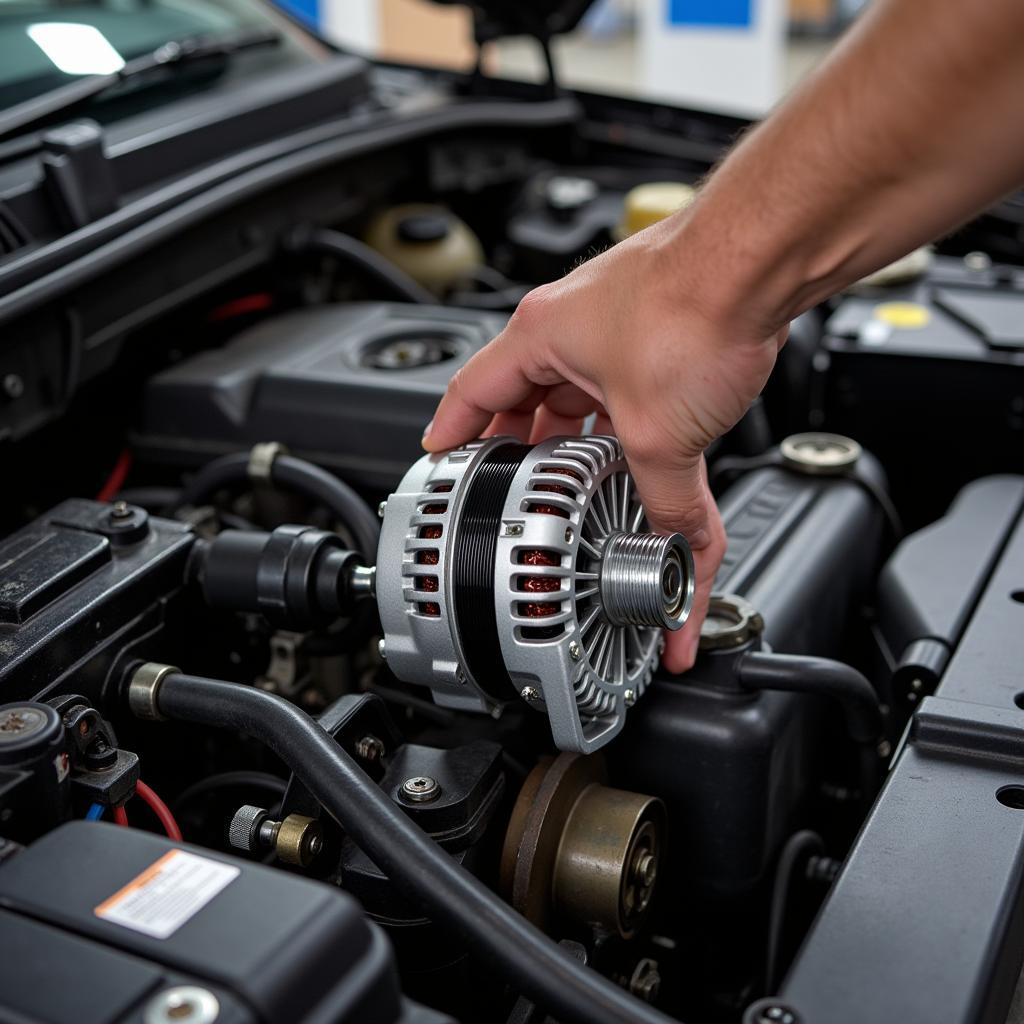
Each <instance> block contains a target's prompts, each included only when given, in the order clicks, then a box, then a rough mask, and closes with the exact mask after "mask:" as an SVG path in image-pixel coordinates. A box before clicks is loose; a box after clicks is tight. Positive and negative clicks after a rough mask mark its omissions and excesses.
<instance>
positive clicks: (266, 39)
mask: <svg viewBox="0 0 1024 1024" xmlns="http://www.w3.org/2000/svg"><path fill="white" fill-rule="evenodd" d="M280 41H281V33H280V32H278V31H277V30H276V29H266V28H261V29H248V30H245V31H242V32H236V33H234V34H232V35H223V36H191V37H189V38H187V39H181V40H177V41H175V40H171V41H170V42H168V43H164V44H163V45H162V46H158V47H157V48H156V49H155V50H153V51H151V52H150V53H147V54H144V55H143V56H141V57H136V58H134V59H133V60H130V61H128V62H127V63H126V64H125V66H124V67H123V68H121V70H120V71H115V72H114V73H113V74H110V75H88V76H87V77H85V78H81V79H79V80H78V81H74V82H69V83H68V84H67V85H62V86H59V87H58V88H56V89H51V90H50V91H49V92H45V93H43V94H42V95H41V96H35V97H33V98H32V99H30V100H26V101H25V102H24V103H19V104H17V105H16V106H13V107H11V108H9V109H8V110H5V111H2V112H0V139H6V138H8V137H10V136H11V135H15V134H17V133H18V132H23V131H25V129H26V128H31V127H32V126H33V125H35V124H37V123H38V122H40V121H43V120H45V119H46V118H48V117H52V116H53V115H54V114H59V113H61V112H62V111H66V110H71V109H73V108H75V107H77V106H78V105H79V104H80V103H85V102H86V101H87V100H91V99H94V98H95V97H96V96H99V95H100V94H101V93H104V92H106V91H107V90H108V89H112V88H114V86H117V85H120V84H121V83H122V82H127V81H129V80H132V79H137V78H139V77H143V78H144V77H145V76H147V75H151V74H154V73H158V72H161V71H165V70H170V69H174V68H179V67H186V66H188V65H190V64H194V63H197V62H200V61H204V60H209V59H210V58H213V57H228V56H230V55H231V54H233V53H238V52H239V51H240V50H251V49H255V48H258V47H263V46H276V45H277V44H278V43H280Z"/></svg>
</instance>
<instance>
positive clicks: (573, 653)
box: [569, 640, 583, 661]
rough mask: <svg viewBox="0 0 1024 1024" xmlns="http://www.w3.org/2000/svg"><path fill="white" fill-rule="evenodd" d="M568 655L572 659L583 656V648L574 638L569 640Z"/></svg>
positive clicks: (578, 658)
mask: <svg viewBox="0 0 1024 1024" xmlns="http://www.w3.org/2000/svg"><path fill="white" fill-rule="evenodd" d="M569 657H570V658H572V660H573V661H579V660H580V658H582V657H583V650H582V648H581V647H580V645H579V644H578V643H576V641H575V640H573V641H571V642H570V644H569Z"/></svg>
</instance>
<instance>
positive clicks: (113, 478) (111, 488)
mask: <svg viewBox="0 0 1024 1024" xmlns="http://www.w3.org/2000/svg"><path fill="white" fill-rule="evenodd" d="M131 468H132V453H131V451H130V450H129V449H127V448H125V450H124V451H123V452H121V454H120V455H118V457H117V462H115V463H114V468H113V469H112V470H111V471H110V476H108V477H107V482H106V483H105V484H104V485H103V486H102V487H101V488H100V492H99V494H97V495H96V500H97V501H111V500H113V498H114V495H115V494H117V492H118V491H120V490H121V488H122V487H124V482H125V479H126V478H127V476H128V470H129V469H131Z"/></svg>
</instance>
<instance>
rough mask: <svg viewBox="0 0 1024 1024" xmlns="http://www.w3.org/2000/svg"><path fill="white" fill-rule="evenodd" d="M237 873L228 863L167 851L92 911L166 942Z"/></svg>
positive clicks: (107, 919)
mask: <svg viewBox="0 0 1024 1024" xmlns="http://www.w3.org/2000/svg"><path fill="white" fill-rule="evenodd" d="M238 874H239V869H238V868H237V867H234V866H233V865H231V864H222V863H221V862H220V861H216V860H208V859H207V858H206V857H197V856H196V855H195V854H194V853H186V852H185V851H184V850H171V851H170V853H166V854H164V856H163V857H161V858H160V859H159V860H158V861H157V862H156V863H155V864H151V865H150V866H149V867H148V868H146V870H145V871H143V872H142V874H141V875H138V876H137V877H136V878H133V879H132V880H131V881H130V882H129V883H128V884H127V885H126V886H125V887H124V888H123V889H120V890H118V891H117V892H115V893H114V895H113V896H111V897H110V899H108V900H104V901H103V902H102V903H101V904H100V905H99V906H98V907H97V908H96V910H95V914H96V916H97V917H102V918H103V920H105V921H113V922H114V924H119V925H122V926H123V927H125V928H131V929H132V930H134V931H137V932H142V933H143V934H144V935H152V936H153V938H155V939H166V938H168V937H169V936H171V935H173V934H174V933H175V932H176V931H177V930H178V929H179V928H180V927H181V926H182V925H183V924H184V923H185V922H186V921H187V920H188V919H189V918H190V917H192V916H193V915H195V914H197V913H198V912H199V911H200V910H202V909H203V907H205V906H206V904H207V903H209V902H210V900H212V899H213V897H214V896H216V895H217V893H219V892H220V891H221V890H222V889H223V888H224V887H225V886H226V885H229V884H230V883H231V882H232V881H233V880H234V879H235V878H236V877H237V876H238Z"/></svg>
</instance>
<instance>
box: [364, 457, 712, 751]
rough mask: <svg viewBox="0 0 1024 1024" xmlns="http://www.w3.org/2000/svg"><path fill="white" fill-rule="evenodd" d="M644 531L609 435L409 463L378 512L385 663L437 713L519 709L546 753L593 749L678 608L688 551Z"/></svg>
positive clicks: (684, 591) (642, 681)
mask: <svg viewBox="0 0 1024 1024" xmlns="http://www.w3.org/2000/svg"><path fill="white" fill-rule="evenodd" d="M646 525H647V523H646V519H645V517H644V511H643V508H642V507H641V505H640V502H639V499H638V497H637V494H636V490H635V487H634V485H633V481H632V478H631V477H630V474H629V471H628V469H627V467H626V462H625V459H624V458H623V455H622V449H621V448H620V447H619V443H618V441H616V440H615V439H614V438H611V437H575V438H572V437H562V438H552V439H550V440H547V441H544V442H542V443H541V444H538V445H535V446H532V447H531V446H529V445H524V444H521V443H519V442H518V441H516V440H514V439H512V438H508V437H494V438H488V439H486V440H483V441H476V442H474V443H472V444H469V445H466V446H465V447H463V448H459V449H456V450H455V451H452V452H448V453H447V454H443V455H429V456H424V457H423V458H422V459H420V460H419V462H417V463H416V464H415V465H414V466H413V467H412V468H411V469H410V470H409V472H408V473H407V474H406V475H405V478H404V479H403V480H402V483H401V484H400V485H399V488H398V491H397V492H396V493H394V494H392V495H391V496H390V497H389V498H388V501H387V503H386V506H385V513H384V524H383V527H382V530H381V541H380V548H379V551H378V557H377V604H378V608H379V610H380V617H381V622H382V624H383V627H384V636H385V639H384V645H383V648H382V649H383V650H384V651H385V656H386V658H387V660H388V664H389V665H390V667H391V669H392V671H393V672H394V673H395V675H396V676H398V677H399V678H400V679H404V680H406V681H407V682H411V683H419V684H422V685H425V686H429V687H430V689H431V690H432V691H433V695H434V699H435V701H436V702H437V703H438V704H442V705H444V706H447V707H457V708H466V709H470V708H472V709H479V710H490V709H493V708H494V707H495V706H498V705H501V704H504V703H505V702H507V701H509V700H514V699H516V696H517V695H518V697H520V698H522V699H523V700H525V701H527V702H528V703H529V704H531V705H532V706H534V707H536V708H538V709H541V710H544V711H546V713H547V715H548V718H549V720H550V723H551V731H552V735H553V737H554V741H555V744H556V745H557V746H558V747H559V748H560V749H561V750H572V751H579V752H584V753H586V752H590V751H592V750H596V749H597V748H598V747H601V746H603V745H604V744H605V743H607V742H608V740H610V739H611V738H612V737H613V736H614V735H615V734H616V733H617V732H618V731H619V730H620V729H621V728H622V725H623V722H624V720H625V715H626V709H627V708H628V707H630V706H631V705H632V704H633V703H634V702H635V701H636V700H637V699H638V698H639V697H640V695H641V694H642V693H643V691H644V688H645V687H646V686H647V683H648V682H649V680H650V678H651V675H652V673H653V672H654V669H655V666H656V663H657V659H658V656H659V654H660V652H661V649H662V645H663V639H662V635H661V630H662V629H678V628H679V627H680V626H682V624H683V623H684V622H685V621H686V618H687V616H688V615H689V612H690V608H691V606H692V604H693V589H694V571H693V557H692V555H691V553H690V548H689V546H688V545H687V543H686V541H685V540H684V539H683V538H682V537H681V536H680V535H679V534H673V535H671V536H661V535H659V534H655V533H649V532H645V527H646ZM399 552H401V562H400V564H399V563H398V557H399ZM392 567H394V568H392Z"/></svg>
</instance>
